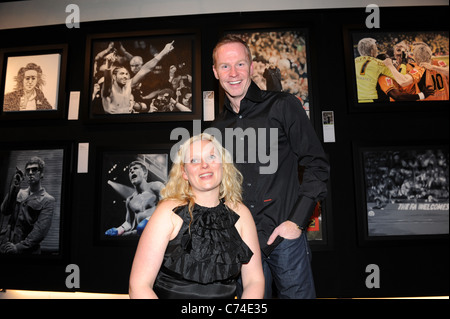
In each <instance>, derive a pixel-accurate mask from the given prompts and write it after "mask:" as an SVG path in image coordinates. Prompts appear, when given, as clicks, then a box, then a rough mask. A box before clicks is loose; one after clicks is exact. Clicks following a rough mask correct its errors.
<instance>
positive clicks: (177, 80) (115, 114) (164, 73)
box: [83, 30, 202, 122]
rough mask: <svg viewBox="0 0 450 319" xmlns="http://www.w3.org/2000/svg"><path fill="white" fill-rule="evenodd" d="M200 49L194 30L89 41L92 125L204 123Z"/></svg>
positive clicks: (98, 36)
mask: <svg viewBox="0 0 450 319" xmlns="http://www.w3.org/2000/svg"><path fill="white" fill-rule="evenodd" d="M200 44H201V43H200V36H199V32H198V31H195V30H175V31H172V30H171V31H160V32H150V31H149V32H134V33H118V34H96V35H90V36H88V38H87V44H86V47H87V51H86V76H87V79H86V81H85V83H86V87H85V92H88V96H87V97H86V98H87V101H88V103H87V105H88V108H87V109H86V110H83V112H85V113H86V112H87V113H88V114H87V118H88V120H89V121H94V122H95V121H97V122H103V121H106V122H156V121H158V122H161V121H188V120H193V119H200V117H201V111H202V108H201V106H202V105H201V104H202V103H201V101H202V99H201V88H200V82H201V76H200V61H201V58H200V53H201V49H200Z"/></svg>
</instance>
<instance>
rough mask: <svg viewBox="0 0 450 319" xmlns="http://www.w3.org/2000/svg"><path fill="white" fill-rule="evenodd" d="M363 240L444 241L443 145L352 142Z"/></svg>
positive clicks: (445, 170)
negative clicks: (361, 143) (362, 143)
mask: <svg viewBox="0 0 450 319" xmlns="http://www.w3.org/2000/svg"><path fill="white" fill-rule="evenodd" d="M354 156H355V163H356V165H355V178H356V181H355V185H357V189H358V190H359V191H358V193H357V199H358V223H359V230H360V232H359V237H360V239H361V241H362V242H363V243H368V242H372V243H373V242H380V241H383V240H384V241H393V240H411V239H420V240H426V239H443V238H444V239H447V240H448V234H449V214H448V212H449V193H448V192H449V190H448V165H449V148H448V141H447V143H442V144H437V143H427V144H405V145H380V144H378V145H377V144H366V145H360V144H355V145H354Z"/></svg>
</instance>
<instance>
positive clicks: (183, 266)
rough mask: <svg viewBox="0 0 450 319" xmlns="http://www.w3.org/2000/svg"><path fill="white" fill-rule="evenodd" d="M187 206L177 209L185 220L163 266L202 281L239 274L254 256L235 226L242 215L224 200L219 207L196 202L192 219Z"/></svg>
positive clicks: (186, 276) (211, 280) (222, 278)
mask: <svg viewBox="0 0 450 319" xmlns="http://www.w3.org/2000/svg"><path fill="white" fill-rule="evenodd" d="M188 209H189V208H188V205H185V206H180V207H177V208H175V209H174V212H175V213H176V214H177V215H179V216H180V217H181V218H182V219H183V222H184V223H183V227H182V228H181V230H180V233H179V234H178V236H177V237H181V238H180V239H181V240H180V242H179V244H178V245H177V247H176V248H175V249H174V250H173V252H172V253H171V255H170V256H168V258H166V259H165V261H164V263H163V266H164V268H166V269H167V270H169V271H170V272H172V273H175V274H177V275H178V276H181V277H183V278H184V279H187V280H190V281H195V282H199V283H203V284H205V283H211V282H214V281H223V280H227V279H231V278H234V277H237V276H238V275H239V272H240V269H241V265H242V264H243V263H248V262H249V261H250V258H251V257H252V255H253V252H252V251H251V250H250V248H249V247H248V246H247V245H246V244H245V243H244V241H243V240H242V238H241V237H240V235H239V233H238V231H237V229H236V227H235V226H234V225H235V224H236V222H237V221H238V219H239V215H238V214H236V213H235V212H234V211H233V210H231V209H230V208H228V207H227V206H226V205H225V204H224V203H223V201H221V202H220V203H219V205H218V206H216V207H203V206H200V205H198V204H195V206H194V209H193V212H192V215H193V220H192V222H191V217H190V214H189V211H188ZM189 224H190V227H189Z"/></svg>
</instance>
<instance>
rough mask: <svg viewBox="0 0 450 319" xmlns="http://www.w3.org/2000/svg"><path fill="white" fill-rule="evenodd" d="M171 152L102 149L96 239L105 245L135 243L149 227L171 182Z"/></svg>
mask: <svg viewBox="0 0 450 319" xmlns="http://www.w3.org/2000/svg"><path fill="white" fill-rule="evenodd" d="M169 157H170V155H169V149H168V148H165V147H164V146H162V147H161V146H152V147H148V146H147V147H143V148H136V149H132V150H131V149H126V150H125V149H120V150H119V149H117V148H116V149H114V150H111V149H104V148H101V149H99V152H98V161H99V165H98V167H99V169H100V174H99V176H98V181H97V185H98V187H97V189H98V190H99V196H98V198H99V202H98V212H99V214H98V216H97V217H96V218H97V221H96V224H97V225H98V227H97V234H96V237H97V238H98V239H99V240H100V241H102V242H116V243H117V242H118V241H121V242H126V241H130V240H131V241H135V240H136V239H138V238H139V236H140V234H141V233H142V231H143V230H144V228H145V225H146V223H147V221H148V219H149V218H150V217H151V215H152V214H153V212H154V210H155V208H156V205H157V204H158V201H159V199H160V191H161V189H162V188H163V187H164V185H165V183H166V182H167V179H168V171H169V165H170V158H169Z"/></svg>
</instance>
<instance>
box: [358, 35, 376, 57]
mask: <svg viewBox="0 0 450 319" xmlns="http://www.w3.org/2000/svg"><path fill="white" fill-rule="evenodd" d="M376 48H377V41H376V40H375V39H372V38H363V39H361V40H359V42H358V52H359V54H360V55H361V56H374V55H373V50H374V49H376Z"/></svg>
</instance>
